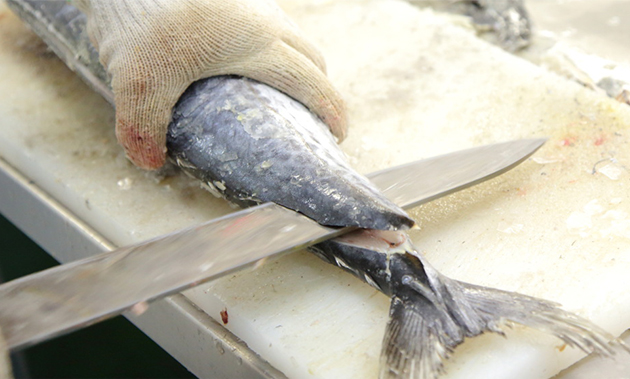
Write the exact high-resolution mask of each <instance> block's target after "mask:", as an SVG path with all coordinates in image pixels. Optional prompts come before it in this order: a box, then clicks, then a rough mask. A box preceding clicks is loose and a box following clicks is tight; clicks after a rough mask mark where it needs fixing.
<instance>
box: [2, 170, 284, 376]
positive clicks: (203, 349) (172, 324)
mask: <svg viewBox="0 0 630 379" xmlns="http://www.w3.org/2000/svg"><path fill="white" fill-rule="evenodd" d="M0 213H2V214H3V215H4V216H5V217H7V218H8V219H9V220H11V222H13V223H14V224H15V225H16V226H18V227H19V228H20V229H21V230H22V231H24V232H25V233H27V234H28V235H29V236H30V237H31V238H32V239H34V240H35V241H36V242H37V243H38V244H39V245H40V246H42V247H43V248H44V249H46V251H48V252H49V253H50V254H51V255H53V256H54V257H55V258H56V259H57V260H59V261H61V262H68V261H70V260H75V259H78V258H80V257H85V256H89V255H94V254H97V253H99V252H102V251H109V250H113V249H114V248H115V246H114V245H113V244H111V243H110V242H109V241H107V239H105V238H104V237H103V236H101V235H100V234H99V233H98V232H97V231H95V230H93V229H92V228H91V227H89V226H88V225H86V224H85V223H84V222H83V221H82V220H80V219H79V218H77V217H76V215H74V214H73V213H72V212H71V211H69V210H68V209H66V208H65V207H64V206H63V205H61V204H59V203H58V202H57V201H56V200H55V199H53V198H52V197H50V196H49V195H48V194H47V193H46V192H45V191H43V190H42V189H41V188H40V187H39V186H38V185H37V183H35V182H34V181H33V180H30V179H28V178H27V177H25V176H24V175H22V174H21V173H20V172H18V171H17V170H15V169H14V168H13V167H12V166H11V165H9V164H8V163H7V162H6V161H4V160H3V159H2V158H1V157H0ZM34 215H37V217H34ZM125 316H126V317H127V318H128V319H129V320H130V321H131V322H133V323H134V324H135V325H136V326H137V327H138V328H140V329H141V330H142V331H144V332H145V333H147V334H148V335H150V336H151V338H152V339H153V340H154V341H156V342H157V343H158V344H159V345H160V346H161V347H162V348H164V349H165V350H166V351H168V352H169V353H170V354H171V355H172V356H173V357H175V358H176V359H177V360H179V361H180V362H185V365H186V368H187V369H188V370H190V371H191V372H193V373H194V374H195V375H197V376H198V377H205V378H217V377H218V378H223V377H225V378H229V377H238V378H285V375H284V374H283V373H282V372H280V371H278V370H277V369H275V368H274V367H273V366H271V365H270V364H269V363H268V362H266V361H265V360H263V359H262V358H260V356H258V355H257V354H256V353H255V352H253V351H252V350H251V349H250V348H249V347H248V346H247V345H246V344H245V343H244V342H243V341H241V340H240V339H239V338H238V337H236V336H235V335H234V334H232V333H231V332H230V331H228V330H227V329H225V328H224V327H223V326H222V325H220V324H219V323H217V322H216V321H215V320H214V319H212V318H211V317H210V316H208V315H207V314H206V313H205V312H203V311H201V310H199V309H198V308H197V307H196V306H195V305H194V304H192V303H191V302H190V300H188V299H187V298H186V297H185V296H183V295H181V294H176V295H172V296H169V297H167V298H164V299H162V300H159V301H155V302H153V303H151V306H150V307H149V308H148V310H147V311H146V312H144V313H143V314H142V315H135V314H131V313H128V314H125ZM208 347H212V348H214V350H211V351H209V349H208Z"/></svg>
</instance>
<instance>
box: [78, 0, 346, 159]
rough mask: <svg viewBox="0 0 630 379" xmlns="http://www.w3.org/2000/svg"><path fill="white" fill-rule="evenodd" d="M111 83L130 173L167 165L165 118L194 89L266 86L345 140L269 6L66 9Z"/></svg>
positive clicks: (133, 2)
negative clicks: (217, 82) (218, 82)
mask: <svg viewBox="0 0 630 379" xmlns="http://www.w3.org/2000/svg"><path fill="white" fill-rule="evenodd" d="M75 4H76V5H77V6H78V7H79V8H80V9H81V10H82V11H83V12H85V13H86V15H87V16H88V33H89V35H90V38H91V39H92V42H93V43H94V45H95V46H96V47H97V49H98V51H99V54H100V59H101V63H102V64H103V66H104V67H105V68H106V69H107V71H108V72H109V74H110V75H111V77H112V82H111V84H112V89H113V91H114V96H115V98H114V101H115V104H116V136H117V138H118V141H119V142H120V144H121V145H122V146H123V147H124V148H125V150H126V152H127V156H128V157H129V159H131V161H132V162H133V163H134V164H136V165H137V166H139V167H142V168H145V169H156V168H159V167H161V166H162V165H163V164H164V162H165V158H166V147H165V146H166V130H167V127H168V123H169V120H170V118H171V111H172V109H173V106H174V105H175V103H176V102H177V100H178V98H179V97H180V96H181V94H182V93H183V92H184V91H185V90H186V88H187V87H188V86H189V85H190V84H191V83H192V82H194V81H196V80H198V79H201V78H205V77H210V76H215V75H226V74H233V75H241V76H246V77H249V78H252V79H256V80H258V81H261V82H264V83H266V84H268V85H270V86H272V87H275V88H277V89H279V90H281V91H283V92H285V93H287V94H288V95H290V96H292V97H293V98H295V99H297V100H298V101H300V102H302V103H303V104H304V105H305V106H306V107H308V108H309V109H310V110H311V111H312V112H314V113H315V114H317V115H318V116H319V117H320V118H321V119H322V120H323V121H324V122H326V123H327V124H328V126H329V127H330V129H331V131H332V132H333V134H334V135H335V136H337V137H338V138H339V140H341V139H343V138H344V137H345V131H346V114H345V108H344V103H343V100H342V99H341V97H340V95H339V93H338V92H337V91H336V90H335V89H334V88H333V86H332V85H331V83H330V82H329V81H328V79H327V77H326V75H325V67H324V61H323V59H322V57H321V56H320V54H319V52H318V51H317V50H316V49H315V48H314V47H313V46H312V45H311V44H310V43H308V42H307V41H306V40H305V39H304V37H303V36H302V35H301V34H300V32H299V30H298V29H297V27H296V26H295V25H294V24H293V23H292V22H291V21H290V20H289V19H288V17H287V15H286V14H285V13H284V12H282V10H280V8H278V6H277V5H276V4H275V3H274V2H273V0H75Z"/></svg>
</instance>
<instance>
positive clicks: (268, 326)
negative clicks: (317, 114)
mask: <svg viewBox="0 0 630 379" xmlns="http://www.w3.org/2000/svg"><path fill="white" fill-rule="evenodd" d="M281 5H282V6H283V7H285V9H287V11H288V12H289V14H290V15H291V16H292V17H293V18H294V19H295V20H296V22H297V23H298V24H299V26H300V27H301V28H302V29H303V30H304V31H305V33H306V34H307V35H309V36H310V37H311V38H312V39H313V40H314V42H315V43H316V44H317V45H319V47H320V48H321V50H322V51H323V53H324V55H325V56H326V58H327V62H328V69H329V75H330V77H331V79H332V80H333V82H334V83H335V84H336V85H337V86H338V88H339V89H340V91H341V92H342V93H343V94H344V96H345V97H346V99H347V102H348V107H349V112H350V119H351V130H350V136H349V137H348V139H347V140H346V141H345V142H344V143H343V144H342V147H343V149H344V150H345V151H346V152H347V153H348V155H349V156H350V160H351V162H352V164H353V165H355V167H356V168H357V169H358V170H359V171H362V172H369V171H373V170H376V169H381V168H385V167H389V166H392V165H395V164H400V163H404V162H408V161H412V160H416V159H420V158H425V157H429V156H432V155H437V154H441V153H445V152H448V151H453V150H458V149H463V148H467V147H472V146H478V145H481V144H487V143H492V142H499V141H504V140H509V139H515V138H522V137H542V136H547V137H549V138H550V140H549V142H548V143H547V144H546V146H545V147H544V148H543V149H542V150H541V151H540V152H539V153H537V154H536V155H535V156H534V158H533V159H530V160H528V161H527V162H525V163H524V164H523V165H521V166H520V167H518V168H517V169H515V170H514V171H512V172H510V173H508V174H506V175H503V176H501V177H499V178H497V179H495V180H493V181H491V182H488V183H485V184H482V185H480V186H477V187H475V188H472V189H469V190H467V191H464V192H461V193H458V194H455V195H452V196H450V197H448V198H445V199H442V200H439V201H436V202H433V203H431V204H428V205H425V206H423V207H421V208H419V209H416V210H414V211H413V212H412V216H413V217H414V218H415V219H416V220H417V221H418V222H419V224H420V225H421V227H422V230H421V231H418V232H414V233H413V239H414V242H415V243H416V245H417V246H418V247H420V248H421V249H422V250H423V252H424V253H425V254H426V255H427V257H428V259H429V260H430V261H431V262H432V263H433V264H434V265H435V266H436V268H437V269H439V270H441V271H442V272H443V273H444V274H446V275H449V276H451V277H454V278H457V279H459V280H464V281H468V282H472V283H476V284H481V285H488V286H493V287H498V288H502V289H505V290H514V291H519V292H522V293H526V294H529V295H533V296H539V297H543V298H546V299H549V300H554V301H557V302H560V303H562V304H564V305H565V308H566V309H569V310H571V311H575V312H577V313H579V314H580V315H581V316H583V317H586V318H588V319H591V320H593V321H594V322H596V323H598V324H599V325H601V326H603V327H604V328H606V329H607V330H609V331H610V332H611V333H613V334H617V335H618V334H620V333H621V332H622V331H623V330H625V329H626V328H627V327H629V326H630V317H629V316H630V291H628V290H627V286H628V284H627V282H628V280H627V279H626V278H627V276H628V274H627V273H628V272H630V218H629V215H630V198H629V197H628V188H627V187H628V180H629V179H630V177H629V175H628V172H627V169H626V167H627V165H628V162H629V159H630V156H629V154H630V153H629V151H628V150H629V149H628V146H627V144H628V142H627V141H628V136H629V134H630V130H629V128H628V127H629V126H630V108H628V107H627V106H623V105H620V104H618V103H616V102H614V101H612V100H609V99H606V98H602V97H600V96H599V95H596V94H594V93H591V92H589V91H587V90H585V89H583V88H581V87H579V86H578V85H576V84H573V83H570V82H568V81H566V80H565V79H563V78H560V77H557V76H555V75H553V74H549V73H547V72H545V71H543V70H541V69H540V68H538V67H536V66H533V65H531V64H529V63H527V62H525V61H523V60H520V59H519V58H515V57H513V56H511V55H509V54H507V53H505V52H503V51H501V50H500V49H498V48H496V47H493V46H490V45H488V44H486V43H485V42H483V41H481V40H479V39H477V38H476V37H475V36H474V35H473V34H472V32H471V31H470V30H467V29H466V28H464V27H459V26H456V25H454V24H453V20H452V18H449V17H445V16H440V15H436V14H434V13H433V12H431V11H429V10H418V9H416V8H414V7H413V6H411V5H408V4H407V3H404V2H401V1H396V0H372V1H366V0H347V1H339V0H337V1H321V0H320V1H316V0H313V1H309V2H307V1H301V2H298V1H290V0H285V1H282V2H281ZM7 12H8V11H7V10H6V9H5V8H4V7H3V8H0V71H1V75H0V94H1V95H0V96H2V99H1V101H0V133H1V135H2V138H1V139H0V155H2V156H3V157H4V158H5V159H7V160H9V161H10V162H11V163H12V164H13V165H15V166H16V167H18V168H19V169H20V170H22V171H23V172H24V173H26V174H27V175H28V176H29V177H31V178H34V179H35V180H36V182H37V183H38V184H39V185H41V186H42V187H43V188H45V189H46V190H47V191H49V192H50V193H51V194H52V195H53V196H55V197H56V198H57V199H59V200H60V201H61V202H62V203H64V204H65V205H66V206H68V207H69V208H70V209H72V210H73V211H74V212H75V213H77V214H78V215H79V216H80V217H82V218H83V219H84V220H86V221H87V222H88V223H89V224H91V225H93V226H94V227H95V228H96V229H97V230H99V231H100V232H101V233H103V234H104V235H105V236H106V237H107V238H109V239H111V240H112V241H114V242H115V243H118V244H126V243H130V242H133V241H140V240H143V239H146V238H149V237H152V236H155V235H158V234H162V233H165V232H167V231H171V230H175V229H178V228H181V227H184V226H187V225H191V224H194V223H197V222H200V221H202V220H205V219H209V218H212V217H216V216H218V215H221V214H225V213H227V212H229V211H231V209H230V208H229V207H228V206H227V205H226V204H225V203H224V202H223V201H222V200H218V199H214V198H212V196H211V195H209V194H207V193H205V192H204V191H202V190H200V189H199V188H198V186H197V184H195V183H194V182H192V181H190V180H188V179H186V178H184V177H183V176H181V175H177V176H173V177H166V178H159V177H157V176H155V175H152V174H146V173H143V172H141V171H139V170H137V169H135V168H134V167H132V166H131V165H130V164H129V163H128V162H126V161H125V159H124V157H123V155H122V153H121V149H120V148H119V147H118V146H117V145H116V143H115V139H114V134H113V130H112V125H113V111H112V110H111V109H110V107H109V106H108V105H107V104H106V103H105V102H104V101H102V100H101V99H100V98H98V96H97V95H95V94H92V93H90V91H89V90H88V89H87V88H86V87H85V86H84V85H83V84H82V83H81V82H80V81H79V80H78V79H76V78H75V77H74V75H73V74H72V73H71V72H70V71H68V70H67V69H65V68H64V67H63V65H62V64H60V63H59V62H58V61H57V60H56V59H54V58H52V57H51V56H50V54H49V53H48V54H46V53H45V51H44V50H43V49H42V47H41V45H40V44H39V43H38V42H37V40H36V38H34V37H32V36H30V35H29V34H28V33H26V32H25V31H24V28H23V27H22V26H21V25H20V24H19V22H18V21H16V20H15V18H14V17H13V16H12V15H9V14H7ZM594 167H595V171H593V169H594ZM34 217H36V216H35V215H34ZM186 296H188V297H189V298H191V299H192V300H193V301H194V302H195V303H196V304H197V305H198V306H199V307H201V308H202V309H203V310H205V311H206V312H208V314H210V315H211V316H213V317H215V318H216V319H217V320H220V317H219V313H220V311H221V310H222V309H227V310H228V313H229V323H228V325H227V327H228V329H230V330H232V331H233V332H234V333H235V334H237V335H238V336H239V337H241V338H242V339H243V340H245V342H247V343H248V344H249V346H250V347H252V348H253V349H254V350H255V351H256V352H258V353H259V354H261V355H262V357H263V358H265V359H267V360H269V362H271V363H272V364H273V365H274V366H276V367H277V368H278V369H280V370H281V371H283V372H285V373H286V374H287V375H288V376H289V377H291V378H301V377H309V378H310V377H312V378H370V377H372V378H373V377H375V376H376V372H377V365H378V355H379V349H380V341H381V338H382V333H383V330H384V327H385V323H386V321H387V312H388V306H389V301H388V299H386V298H385V297H384V296H382V295H381V294H379V293H378V292H376V291H374V290H373V289H371V288H370V287H369V286H367V285H364V284H362V283H360V282H359V281H358V280H356V279H354V278H353V277H350V276H349V275H346V274H344V273H342V272H340V271H339V270H338V269H335V268H333V267H331V266H328V265H326V264H324V263H322V262H320V261H319V260H318V259H317V258H315V257H313V256H311V255H309V254H308V253H305V252H304V253H297V254H294V255H292V256H288V257H284V258H282V259H277V260H270V261H268V262H267V264H265V265H264V266H262V267H260V268H258V269H257V270H255V271H250V272H246V273H241V274H237V275H232V276H229V277H226V278H224V279H222V280H218V281H216V282H214V283H212V284H209V285H203V286H201V287H199V288H197V289H194V290H190V291H188V292H186ZM580 356H581V355H580V354H579V353H578V352H575V351H573V350H572V349H569V348H566V349H565V348H564V347H563V345H562V343H561V342H560V341H559V340H556V339H554V338H551V337H547V336H545V335H543V334H541V333H538V332H532V331H530V330H525V329H523V328H518V327H517V328H515V329H514V330H512V331H510V332H508V338H507V339H504V338H502V337H497V336H490V335H488V336H481V337H478V338H475V339H473V340H471V341H469V342H467V343H465V344H464V345H462V346H460V347H459V348H458V349H457V351H456V353H455V355H454V357H453V360H452V362H450V363H449V364H448V366H447V369H448V375H446V376H444V377H445V378H530V379H534V378H537V379H544V378H548V377H550V376H552V375H554V374H555V373H557V372H558V371H559V370H561V369H562V368H564V367H566V366H568V365H569V364H571V363H572V362H574V361H575V360H577V359H579V357H580Z"/></svg>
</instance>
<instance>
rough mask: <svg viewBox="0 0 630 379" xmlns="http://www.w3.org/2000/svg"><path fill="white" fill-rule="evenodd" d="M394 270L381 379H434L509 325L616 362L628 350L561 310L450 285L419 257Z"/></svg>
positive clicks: (552, 305) (468, 286)
mask: <svg viewBox="0 0 630 379" xmlns="http://www.w3.org/2000/svg"><path fill="white" fill-rule="evenodd" d="M397 260H398V261H400V262H396V261H397ZM390 269H391V270H392V278H394V277H395V276H398V279H395V281H396V282H397V283H398V284H397V285H395V286H394V288H393V295H392V303H391V307H390V319H389V322H388V324H387V328H386V331H385V337H384V340H383V347H382V351H381V365H380V367H381V372H380V378H414V379H434V378H436V377H437V376H438V375H439V374H441V373H442V372H443V371H444V367H443V362H444V361H445V360H446V359H447V358H448V357H449V356H450V354H451V353H452V352H453V350H454V349H455V347H457V346H458V345H459V344H461V343H462V342H463V341H464V339H465V338H466V337H474V336H476V335H479V334H482V333H484V332H486V331H489V332H494V333H499V334H501V335H503V334H504V333H503V331H502V326H504V325H505V322H506V321H508V322H510V321H511V322H514V323H518V324H522V325H525V326H528V327H532V328H535V329H538V330H541V331H543V332H546V333H549V334H552V335H554V336H556V337H558V338H560V339H561V340H562V341H564V342H565V343H566V344H567V345H570V346H574V347H577V348H580V349H581V350H583V351H585V352H587V353H591V352H595V353H598V354H601V355H604V356H612V355H614V354H615V350H614V349H613V346H612V345H614V344H618V345H621V346H622V347H623V348H625V349H626V350H628V347H627V346H626V345H624V344H623V342H621V341H619V340H616V339H614V338H613V336H611V335H610V334H608V333H607V332H606V331H604V330H602V329H601V328H599V327H597V326H596V325H594V324H593V323H591V322H590V321H588V320H586V319H583V318H581V317H579V316H577V315H574V314H572V313H569V312H566V311H564V310H562V309H560V308H559V306H558V304H555V303H552V302H548V301H545V300H540V299H537V298H534V297H530V296H525V295H520V294H517V293H513V292H507V291H501V290H496V289H491V288H487V287H481V286H476V285H472V284H468V283H463V282H459V281H456V280H452V279H449V278H447V277H445V276H443V275H441V274H439V273H438V272H437V271H436V270H435V269H433V268H432V267H431V266H430V265H429V264H428V262H426V261H425V260H424V259H423V258H422V257H421V256H420V255H418V254H414V255H411V254H395V255H393V256H392V257H391V258H390ZM418 270H420V271H418ZM412 272H413V273H412ZM609 341H612V342H609Z"/></svg>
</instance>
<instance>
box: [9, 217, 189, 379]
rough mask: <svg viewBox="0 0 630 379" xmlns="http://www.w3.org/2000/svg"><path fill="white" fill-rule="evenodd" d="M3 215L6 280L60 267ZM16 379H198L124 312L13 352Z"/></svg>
mask: <svg viewBox="0 0 630 379" xmlns="http://www.w3.org/2000/svg"><path fill="white" fill-rule="evenodd" d="M57 264H58V263H57V261H56V260H54V259H53V258H51V257H50V256H49V255H48V254H47V253H46V252H45V251H44V250H42V249H41V248H40V247H39V246H37V244H35V243H34V242H33V241H31V240H30V239H29V238H28V237H27V236H25V235H24V234H23V233H22V232H20V230H19V229H17V228H16V227H15V226H13V225H12V224H11V223H10V222H9V221H8V220H6V219H5V218H4V217H2V215H0V281H9V280H12V279H15V278H18V277H21V276H24V275H27V274H30V273H32V272H36V271H40V270H43V269H45V268H48V267H51V266H54V265H57ZM12 359H13V362H14V374H15V377H16V378H194V376H193V375H192V374H191V373H189V372H188V371H187V370H186V369H185V368H184V367H183V366H181V365H180V364H179V363H178V362H177V361H176V360H174V359H173V358H172V357H171V356H170V355H168V353H166V352H165V351H164V350H162V349H161V348H160V347H159V346H158V345H157V344H155V343H154V342H153V341H152V340H151V339H149V338H148V337H147V336H146V335H144V334H143V333H142V332H141V331H140V330H139V329H137V328H136V327H135V326H133V324H131V323H130V322H129V321H127V319H125V318H124V317H122V316H119V317H116V318H113V319H111V320H108V321H105V322H101V323H99V324H97V325H93V326H91V327H89V328H86V329H83V330H80V331H78V332H74V333H71V334H69V335H66V336H63V337H59V338H56V339H54V340H51V341H48V342H44V343H41V344H39V345H36V346H34V347H30V348H27V349H24V350H22V351H19V352H17V353H15V354H13V355H12Z"/></svg>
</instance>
